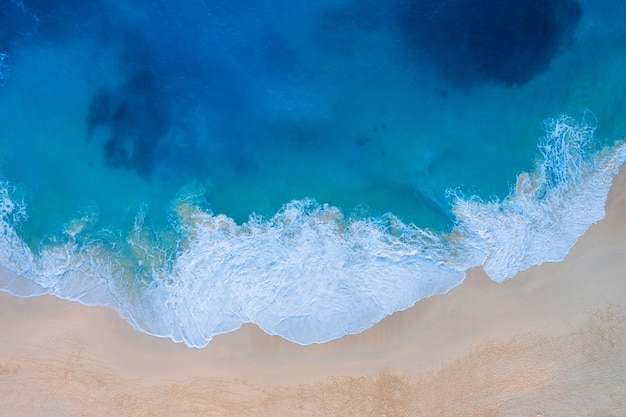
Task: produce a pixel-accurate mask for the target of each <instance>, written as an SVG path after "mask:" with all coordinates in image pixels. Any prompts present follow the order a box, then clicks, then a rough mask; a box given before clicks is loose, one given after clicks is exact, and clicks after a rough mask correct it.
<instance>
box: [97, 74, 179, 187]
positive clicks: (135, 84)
mask: <svg viewBox="0 0 626 417" xmlns="http://www.w3.org/2000/svg"><path fill="white" fill-rule="evenodd" d="M160 103H161V100H160V95H159V91H158V84H157V83H156V82H155V77H154V75H153V74H152V73H151V72H150V71H149V70H144V71H140V72H138V73H136V74H134V75H133V76H132V77H131V78H130V79H129V80H128V81H127V82H126V83H125V84H124V85H123V86H122V87H120V88H118V89H116V90H114V91H110V90H106V89H103V90H100V91H98V92H96V94H95V95H94V97H93V99H92V101H91V105H90V107H89V112H88V114H87V119H86V123H87V129H88V131H89V134H90V136H91V135H93V132H94V130H95V129H96V128H98V127H106V128H108V132H109V136H108V138H107V139H106V140H105V143H104V145H103V150H104V153H105V157H106V161H107V163H108V164H109V165H110V166H112V167H117V168H127V169H134V170H136V171H137V173H138V174H139V175H140V176H142V177H144V178H148V177H149V176H150V173H151V171H152V170H153V168H154V164H155V159H156V157H155V156H156V154H157V152H158V151H159V150H161V148H162V147H163V144H164V140H165V138H166V133H167V126H168V122H167V121H168V115H167V110H166V109H165V108H164V107H163V106H162V105H161V104H160Z"/></svg>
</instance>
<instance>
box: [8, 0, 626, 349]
mask: <svg viewBox="0 0 626 417" xmlns="http://www.w3.org/2000/svg"><path fill="white" fill-rule="evenodd" d="M257 3H259V4H253V3H250V2H245V1H232V0H231V1H227V2H225V1H224V2H223V1H210V2H209V1H201V0H191V1H188V2H184V3H183V4H178V2H166V1H156V2H154V1H144V0H135V1H131V2H121V1H113V0H97V1H94V2H89V3H84V2H77V1H73V0H57V1H54V2H50V1H39V0H26V1H16V0H1V2H0V22H1V25H0V266H1V267H2V268H1V269H0V271H2V273H1V274H0V289H2V290H3V291H8V292H11V293H13V294H15V295H18V296H32V295H39V294H46V293H48V294H53V295H56V296H58V297H61V298H65V299H71V300H76V301H79V302H81V303H83V304H87V305H104V306H108V307H110V308H113V309H115V310H116V311H118V312H119V314H120V315H121V316H122V317H124V318H125V319H127V320H128V321H129V322H130V323H131V324H132V325H134V326H135V327H136V328H137V329H138V330H141V331H144V332H147V333H150V334H153V335H156V336H162V337H169V338H171V339H173V340H174V341H177V342H184V343H186V344H187V345H189V346H192V347H202V346H205V345H206V344H207V343H209V341H210V340H211V338H212V337H213V336H215V335H217V334H220V333H224V332H228V331H232V330H234V329H237V328H238V327H239V326H240V325H241V324H242V323H256V324H257V325H259V326H260V327H261V328H262V329H263V330H264V331H266V332H267V333H269V334H278V335H280V336H282V337H284V338H287V339H289V340H292V341H294V342H297V343H301V344H308V343H320V342H324V341H327V340H331V339H334V338H337V337H341V336H343V335H346V334H351V333H357V332H360V331H362V330H364V329H366V328H368V327H370V326H371V325H373V324H374V323H376V322H378V321H380V320H381V319H382V318H384V317H385V316H387V315H389V314H391V313H393V312H395V311H399V310H403V309H406V308H408V307H410V306H412V305H413V304H415V303H416V302H417V301H419V300H420V299H422V298H425V297H428V296H431V295H433V294H440V293H445V292H447V291H449V290H450V289H451V288H453V287H455V286H456V285H458V284H459V283H460V282H462V280H463V279H464V277H465V271H466V270H467V269H469V268H471V267H476V266H482V267H483V268H484V269H485V271H486V272H487V274H488V275H489V276H490V277H491V278H492V279H493V280H495V281H504V280H506V279H509V278H511V277H512V276H513V275H515V274H516V273H517V272H518V271H521V270H523V269H526V268H528V267H530V266H532V265H538V264H541V263H543V262H549V261H559V260H561V259H563V258H564V257H565V256H566V254H567V253H568V251H569V250H570V248H571V247H572V246H573V245H574V243H575V242H576V240H577V238H578V237H579V236H581V235H582V234H583V233H584V232H585V230H586V229H587V228H588V227H589V226H590V225H591V224H593V223H595V222H597V221H599V220H600V219H602V218H603V217H604V204H605V200H606V197H607V194H608V191H609V188H610V186H611V183H612V179H613V177H614V176H615V175H616V173H617V170H618V168H619V167H620V166H621V165H622V164H623V162H624V160H625V158H626V147H624V146H623V145H622V144H621V139H623V138H624V136H626V78H624V77H623V74H624V73H626V61H625V60H624V59H623V57H624V56H626V42H625V41H626V25H624V24H623V22H624V21H626V20H625V18H626V6H624V5H622V4H621V3H620V2H617V1H610V0H602V1H591V0H558V1H554V2H549V3H546V2H543V1H527V2H523V3H519V2H505V1H496V0H453V1H449V2H439V1H432V0H393V1H387V2H377V1H348V0H344V1H341V0H324V1H318V2H314V4H313V3H311V2H293V1H286V0H271V1H270V0H268V1H265V2H257Z"/></svg>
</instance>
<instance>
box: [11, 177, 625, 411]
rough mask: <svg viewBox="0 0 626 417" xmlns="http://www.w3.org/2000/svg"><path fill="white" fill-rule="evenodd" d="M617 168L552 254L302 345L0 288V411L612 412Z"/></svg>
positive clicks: (620, 292)
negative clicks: (162, 327) (192, 338)
mask: <svg viewBox="0 0 626 417" xmlns="http://www.w3.org/2000/svg"><path fill="white" fill-rule="evenodd" d="M625 209H626V172H623V173H622V174H621V175H620V176H619V177H618V178H617V179H616V181H615V184H614V186H613V189H612V192H611V195H610V197H609V200H608V203H607V217H606V219H605V220H603V221H602V222H600V223H598V224H597V225H595V226H593V227H592V228H591V229H590V230H589V231H588V232H587V233H586V234H585V236H583V237H582V238H581V239H580V241H579V242H578V244H577V245H576V246H575V247H574V249H573V250H572V251H571V253H570V255H569V256H568V258H567V259H566V260H565V261H564V262H561V263H556V264H546V265H542V266H540V267H535V268H531V269H530V270H528V271H525V272H523V273H520V274H518V276H516V277H515V278H513V279H512V280H510V281H508V282H506V283H503V284H495V283H493V282H491V281H490V280H489V279H488V278H487V277H485V275H484V273H483V272H482V271H481V270H473V271H470V274H469V276H468V278H467V280H466V281H465V282H464V283H463V284H462V285H461V286H459V287H458V288H456V289H454V290H453V291H451V292H450V293H448V294H446V295H442V296H435V297H432V298H430V299H427V300H422V301H420V302H419V303H417V305H416V306H415V307H413V308H411V309H409V310H407V311H405V312H401V313H398V314H395V315H393V316H391V317H388V318H387V319H385V320H384V321H383V322H382V323H380V324H378V325H376V326H374V327H373V328H372V329H370V330H368V331H366V332H364V333H362V334H360V335H355V336H348V337H345V338H342V339H340V340H337V341H334V342H331V343H327V344H324V345H315V346H308V347H302V346H297V345H294V344H291V343H289V342H286V341H284V340H282V339H280V338H278V337H270V336H267V335H266V334H264V333H263V332H261V331H260V330H259V329H258V328H256V327H254V326H251V325H248V326H244V328H242V329H241V330H239V331H237V332H234V333H231V334H227V335H222V336H219V337H217V338H216V339H214V341H213V342H212V343H211V344H210V345H209V346H208V347H207V348H205V349H203V350H191V349H188V348H187V347H185V346H183V345H176V344H174V343H172V342H170V341H169V340H162V339H157V338H154V337H150V336H147V335H143V334H140V333H138V332H136V331H135V330H134V329H132V328H131V327H130V326H129V325H128V324H126V323H125V322H124V321H122V320H121V319H120V318H119V317H118V316H117V315H116V314H115V313H113V312H111V311H109V310H106V309H102V308H87V307H84V306H81V305H78V304H75V303H70V302H66V301H61V300H58V299H56V298H53V297H50V296H45V297H36V298H30V299H19V298H16V297H12V296H10V295H7V294H0V415H2V416H5V415H6V416H39V415H41V416H92V415H93V416H205V415H206V416H214V415H215V416H217V415H284V416H291V415H344V416H348V415H361V416H370V415H372V416H374V415H378V416H382V415H386V416H396V415H397V416H400V415H405V416H532V417H535V416H537V415H541V416H613V415H614V416H624V415H626V216H624V211H623V210H625Z"/></svg>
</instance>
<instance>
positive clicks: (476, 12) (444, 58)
mask: <svg viewBox="0 0 626 417" xmlns="http://www.w3.org/2000/svg"><path fill="white" fill-rule="evenodd" d="M401 10H402V15H401V17H400V21H401V27H402V31H403V33H404V34H405V36H406V37H407V38H408V40H409V41H410V44H411V45H412V46H413V47H414V48H416V50H415V52H416V54H417V55H418V56H419V58H420V59H422V60H423V61H424V62H428V63H430V64H431V65H432V66H433V67H434V68H435V70H436V71H437V72H438V73H439V74H440V75H441V76H442V77H443V78H445V79H446V80H448V81H449V82H451V83H452V84H455V85H458V86H461V87H466V88H471V87H473V86H476V85H480V84H484V83H496V84H503V85H507V86H510V85H522V84H524V83H527V82H528V81H530V80H532V79H533V78H534V77H535V76H536V75H537V74H540V73H542V72H544V71H546V70H547V69H548V67H549V65H550V62H551V60H552V59H553V58H554V56H555V55H557V54H558V53H559V52H560V51H562V50H563V48H564V47H565V46H567V45H568V44H571V41H572V38H573V33H574V29H575V28H576V25H577V23H578V21H579V20H580V17H581V16H582V8H581V6H580V4H579V3H578V2H577V1H575V0H554V1H549V2H547V1H543V0H528V1H522V2H505V1H500V0H451V1H445V2H442V1H438V0H417V1H415V0H414V1H409V2H406V4H405V5H404V6H403V7H401Z"/></svg>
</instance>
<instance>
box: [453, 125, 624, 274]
mask: <svg viewBox="0 0 626 417" xmlns="http://www.w3.org/2000/svg"><path fill="white" fill-rule="evenodd" d="M594 130H595V128H594V126H593V124H590V123H587V122H582V123H580V124H578V123H575V122H574V121H573V120H571V119H569V118H567V117H560V118H556V119H550V120H548V121H546V136H545V137H544V139H543V140H542V141H541V142H540V144H539V148H540V152H541V159H540V161H539V164H538V167H537V169H536V171H535V172H534V173H532V174H528V173H522V174H520V175H519V176H518V179H517V185H516V188H515V189H514V190H513V191H512V192H511V194H510V195H509V196H508V197H507V198H505V199H504V200H503V201H491V202H484V201H481V200H479V199H477V198H475V197H472V198H469V199H463V198H458V199H457V201H456V202H455V205H454V213H455V215H456V217H457V218H458V226H457V228H456V232H457V233H458V235H460V236H462V237H463V238H462V239H461V240H460V242H459V253H460V254H461V256H460V259H459V260H458V261H457V262H459V266H461V265H463V267H472V266H482V267H483V268H484V269H485V272H486V273H487V274H488V275H489V277H490V278H491V279H493V280H494V281H498V282H502V281H505V280H507V279H509V278H511V277H512V276H513V275H515V274H516V273H517V272H519V271H522V270H524V269H527V268H529V267H531V266H533V265H539V264H542V263H544V262H557V261H561V260H563V259H564V258H565V256H566V255H567V253H568V252H569V250H570V249H571V248H572V246H574V244H575V243H576V241H577V239H578V238H579V237H580V236H581V235H582V234H583V233H584V232H585V231H586V230H587V229H588V228H589V226H591V225H592V224H594V223H596V222H597V221H599V220H601V219H602V218H604V215H605V212H604V205H605V202H606V198H607V196H608V193H609V189H610V187H611V184H612V182H613V178H614V176H615V175H617V172H618V169H619V167H620V166H621V165H622V164H623V163H624V161H625V160H626V146H625V145H621V146H617V147H615V148H614V149H612V150H610V151H608V150H605V151H604V152H600V153H596V154H592V155H590V149H589V147H590V145H591V141H592V138H593V133H594Z"/></svg>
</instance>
